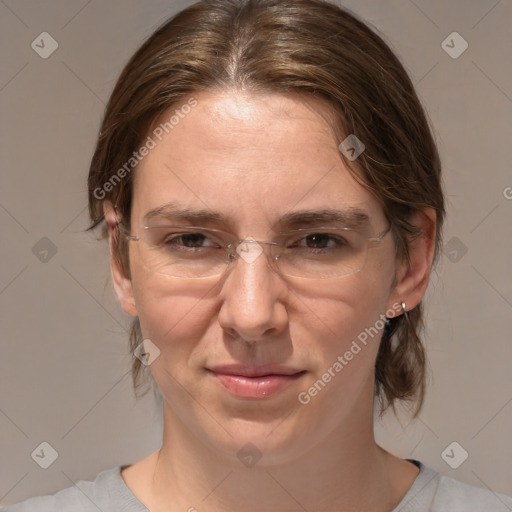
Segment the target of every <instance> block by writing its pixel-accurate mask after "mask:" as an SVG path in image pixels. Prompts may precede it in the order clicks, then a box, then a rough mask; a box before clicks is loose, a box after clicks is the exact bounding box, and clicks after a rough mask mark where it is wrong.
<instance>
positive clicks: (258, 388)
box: [207, 365, 306, 400]
mask: <svg viewBox="0 0 512 512" xmlns="http://www.w3.org/2000/svg"><path fill="white" fill-rule="evenodd" d="M207 370H208V372H209V373H210V374H211V375H212V376H213V377H214V378H215V379H216V380H217V381H218V382H219V383H220V384H221V385H222V386H223V387H224V388H225V389H226V390H227V391H228V392H229V393H230V394H232V395H234V396H235V397H237V398H246V399H253V400H254V399H256V400H261V399H264V398H270V397H271V396H274V395H276V394H277V393H279V392H281V391H283V390H284V389H285V388H286V387H288V386H290V385H291V384H292V383H293V382H295V381H296V380H298V379H300V378H301V377H302V376H303V375H304V374H305V373H306V371H305V370H298V369H296V368H291V367H289V366H281V365H265V366H258V367H254V366H244V365H223V366H215V367H211V368H207Z"/></svg>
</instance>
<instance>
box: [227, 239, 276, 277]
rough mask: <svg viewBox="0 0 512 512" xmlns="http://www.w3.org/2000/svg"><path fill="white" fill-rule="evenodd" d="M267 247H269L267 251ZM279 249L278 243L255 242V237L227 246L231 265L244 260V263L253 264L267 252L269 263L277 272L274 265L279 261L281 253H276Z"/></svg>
mask: <svg viewBox="0 0 512 512" xmlns="http://www.w3.org/2000/svg"><path fill="white" fill-rule="evenodd" d="M244 244H245V245H244ZM265 246H268V250H267V251H265ZM272 249H274V250H272ZM278 249H279V244H278V243H277V242H271V241H266V240H255V239H254V238H253V237H247V238H243V239H240V240H236V241H235V242H231V243H230V244H229V245H227V246H226V251H227V253H228V258H229V263H234V262H235V261H236V260H237V259H242V260H244V262H246V263H249V264H252V263H254V262H255V261H256V260H257V259H258V258H259V257H260V256H261V255H262V254H263V253H265V252H266V257H267V261H268V263H269V264H270V266H271V267H272V268H274V270H277V269H276V267H275V265H274V264H275V262H276V261H277V260H278V259H279V253H276V252H275V251H276V250H278Z"/></svg>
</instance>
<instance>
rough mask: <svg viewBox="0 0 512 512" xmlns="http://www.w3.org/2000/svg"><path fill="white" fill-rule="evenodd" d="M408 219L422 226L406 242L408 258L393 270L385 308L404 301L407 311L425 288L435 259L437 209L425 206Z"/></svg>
mask: <svg viewBox="0 0 512 512" xmlns="http://www.w3.org/2000/svg"><path fill="white" fill-rule="evenodd" d="M411 223H412V224H413V225H415V226H417V227H419V228H420V229H421V234H420V235H419V236H418V238H416V239H415V240H413V241H412V242H411V243H410V245H409V261H404V262H401V263H400V264H399V266H398V268H397V271H396V280H395V286H394V288H393V289H392V292H391V295H390V298H389V304H388V308H390V309H392V308H393V305H395V304H396V303H398V304H401V303H402V302H405V304H406V308H407V311H409V310H411V309H413V308H415V307H416V306H417V305H418V304H419V303H420V301H421V299H422V298H423V296H424V295H425V292H426V291H427V287H428V283H429V278H430V271H431V269H432V262H433V259H434V249H435V240H436V212H435V210H433V209H432V208H427V209H425V210H423V212H420V213H417V214H416V215H414V216H413V217H412V219H411Z"/></svg>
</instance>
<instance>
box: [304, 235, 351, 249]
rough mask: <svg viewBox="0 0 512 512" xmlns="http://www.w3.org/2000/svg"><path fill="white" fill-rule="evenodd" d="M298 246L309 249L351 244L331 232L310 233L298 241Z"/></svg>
mask: <svg viewBox="0 0 512 512" xmlns="http://www.w3.org/2000/svg"><path fill="white" fill-rule="evenodd" d="M296 245H297V246H298V247H303V248H307V249H318V250H322V249H340V248H343V247H347V246H349V243H348V242H347V240H346V239H345V238H343V237H341V236H339V235H332V234H330V233H309V234H308V235H306V236H304V237H302V238H301V239H300V240H298V241H297V242H296Z"/></svg>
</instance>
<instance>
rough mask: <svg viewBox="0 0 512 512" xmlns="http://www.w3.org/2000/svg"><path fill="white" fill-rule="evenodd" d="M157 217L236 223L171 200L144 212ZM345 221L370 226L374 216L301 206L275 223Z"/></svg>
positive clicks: (280, 225)
mask: <svg viewBox="0 0 512 512" xmlns="http://www.w3.org/2000/svg"><path fill="white" fill-rule="evenodd" d="M156 218H162V219H166V220H169V221H172V222H176V221H177V222H189V223H191V224H192V223H193V224H196V225H201V224H202V225H212V224H224V225H228V226H230V225H232V220H230V219H229V217H227V216H226V215H224V214H222V213H220V212H215V211H212V210H208V209H196V208H190V207H186V206H183V205H179V204H178V203H177V202H174V201H171V202H169V203H166V204H163V205H161V206H158V207H156V208H153V209H152V210H149V211H148V212H147V213H146V214H145V215H144V218H143V220H144V222H145V223H148V222H149V221H151V220H154V219H156ZM322 225H323V226H326V227H327V226H329V225H331V226H333V225H341V226H343V227H348V228H353V229H355V228H367V227H369V226H370V216H369V215H368V213H367V212H366V211H364V210H361V209H360V208H356V207H347V208H346V209H336V208H324V209H320V210H299V211H293V212H288V213H286V214H285V215H283V216H282V217H280V218H279V219H278V220H277V221H276V223H275V224H274V225H273V228H272V229H273V230H274V231H277V230H279V231H283V230H286V229H297V228H305V227H310V226H316V227H320V226H322Z"/></svg>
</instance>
